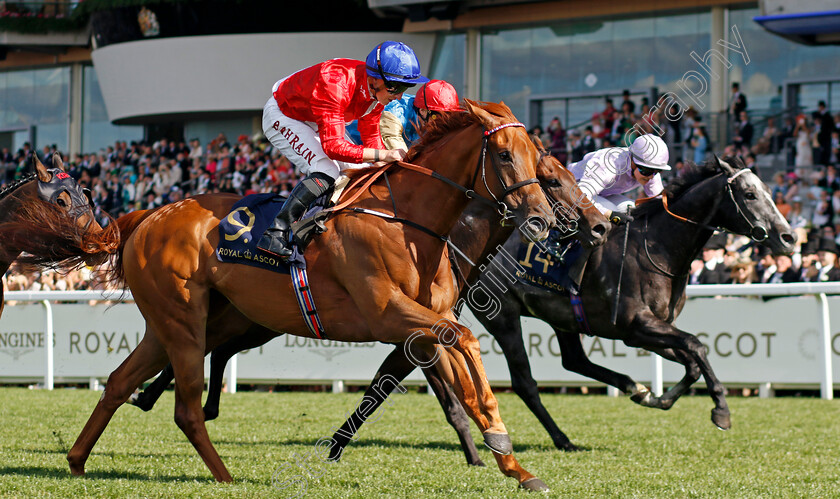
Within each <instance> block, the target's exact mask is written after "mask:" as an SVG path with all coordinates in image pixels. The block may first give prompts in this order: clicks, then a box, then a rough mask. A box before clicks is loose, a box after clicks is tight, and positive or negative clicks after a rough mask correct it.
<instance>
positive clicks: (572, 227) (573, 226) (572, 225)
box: [539, 149, 580, 256]
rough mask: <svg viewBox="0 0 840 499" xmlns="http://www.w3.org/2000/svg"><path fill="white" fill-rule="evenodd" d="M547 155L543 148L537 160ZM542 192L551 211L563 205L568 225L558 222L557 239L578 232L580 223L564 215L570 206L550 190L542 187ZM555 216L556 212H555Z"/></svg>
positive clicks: (541, 159)
mask: <svg viewBox="0 0 840 499" xmlns="http://www.w3.org/2000/svg"><path fill="white" fill-rule="evenodd" d="M548 156H551V153H550V152H548V151H546V150H545V149H543V150H542V151H540V159H539V162H540V163H542V161H543V160H544V159H545V158H546V157H548ZM543 193H544V194H545V197H546V199H548V200H549V201H550V202H551V207H552V211H554V207H555V206H557V205H560V206H562V207H563V209H564V212H563V218H564V219H565V220H567V221H568V226H566V227H560V226H559V224H558V227H557V229H558V230H559V231H560V233H561V236H560V237H559V238H558V239H566V238H569V237H572V236H574V235H575V234H577V233H578V232H580V225H579V224H578V222H577V219H576V218H570V217H567V216H565V215H566V213H571V212H572V207H571V206H569V205H568V204H565V203H562V202H560V201H558V200H557V198H555V197H554V196H553V195H552V194H551V192H549V191H548V190H546V189H543ZM555 216H556V213H555ZM555 256H556V255H555Z"/></svg>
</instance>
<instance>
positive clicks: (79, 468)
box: [67, 455, 85, 476]
mask: <svg viewBox="0 0 840 499" xmlns="http://www.w3.org/2000/svg"><path fill="white" fill-rule="evenodd" d="M67 463H68V464H69V465H70V474H71V475H73V476H84V475H85V463H79V462H78V461H77V460H76V459H73V458H71V457H70V456H69V455H68V456H67Z"/></svg>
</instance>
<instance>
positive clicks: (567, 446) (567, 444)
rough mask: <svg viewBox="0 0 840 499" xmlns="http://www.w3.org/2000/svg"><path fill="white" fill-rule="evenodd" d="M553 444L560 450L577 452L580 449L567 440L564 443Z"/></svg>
mask: <svg viewBox="0 0 840 499" xmlns="http://www.w3.org/2000/svg"><path fill="white" fill-rule="evenodd" d="M554 446H555V447H557V448H558V449H560V450H562V451H563V452H578V451H579V450H580V447H578V446H577V445H575V444H573V443H571V442H569V441H568V440H567V441H566V442H565V443H561V444H557V443H555V444H554Z"/></svg>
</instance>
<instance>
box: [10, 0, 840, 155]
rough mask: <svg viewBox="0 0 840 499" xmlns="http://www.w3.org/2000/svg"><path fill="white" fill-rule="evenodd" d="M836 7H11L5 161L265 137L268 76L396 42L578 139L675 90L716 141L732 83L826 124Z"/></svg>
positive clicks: (591, 2) (335, 1) (227, 2)
mask: <svg viewBox="0 0 840 499" xmlns="http://www.w3.org/2000/svg"><path fill="white" fill-rule="evenodd" d="M830 3H831V2H827V1H821V0H806V1H795V2H793V1H783V0H775V1H767V2H756V1H725V0H669V1H667V2H665V1H657V0H636V1H632V2H626V1H625V2H618V1H609V0H559V1H546V2H535V1H522V0H467V1H459V2H446V1H444V2H440V1H436V2H422V1H420V2H418V1H411V0H368V1H367V2H366V3H365V2H361V1H354V0H344V1H341V0H329V1H322V2H317V3H316V4H315V5H317V8H314V7H312V5H313V4H311V3H305V2H266V1H262V0H259V1H247V2H239V1H233V0H216V1H205V2H199V1H189V0H181V1H174V0H155V1H146V2H144V1H141V0H137V1H129V2H126V1H120V2H117V1H107V0H85V1H82V2H76V1H44V2H39V1H28V2H14V1H5V2H0V147H9V148H12V149H16V148H19V147H20V146H21V145H22V144H23V142H25V141H30V142H34V144H35V145H36V146H37V147H42V146H43V145H45V144H56V145H57V146H58V148H59V149H61V150H64V151H69V152H71V153H75V152H82V151H94V150H97V149H99V148H101V147H104V146H105V145H108V144H112V143H113V142H114V141H115V140H128V141H130V140H140V139H146V140H156V139H157V138H160V137H168V138H180V137H184V138H187V139H189V138H191V137H197V138H200V139H201V141H202V142H205V141H207V140H209V139H210V138H212V137H214V136H215V135H217V134H218V133H219V132H224V133H226V134H227V135H228V136H236V135H238V134H239V133H242V132H243V131H246V132H250V133H252V134H256V133H260V132H261V130H260V128H261V127H260V123H259V117H260V114H261V110H262V107H263V105H264V103H265V101H266V99H267V98H268V96H269V92H270V88H271V86H272V84H273V83H274V82H275V81H276V80H277V79H279V78H280V77H282V76H285V75H287V74H290V73H292V72H293V71H295V70H297V69H300V68H302V67H305V66H307V65H309V64H313V63H316V62H318V61H321V60H324V59H328V58H331V57H353V58H359V59H361V58H363V57H364V56H365V55H366V54H367V52H368V51H369V50H370V48H371V47H372V46H373V45H374V44H375V43H376V42H378V41H381V40H383V39H390V38H399V39H401V40H403V41H405V42H406V43H408V44H409V45H411V46H412V47H413V48H415V50H416V51H417V53H418V56H419V57H420V60H421V63H422V64H423V65H424V68H423V69H424V71H425V72H426V73H428V74H429V75H430V76H431V77H434V78H441V79H446V80H448V81H450V82H452V83H453V84H454V85H455V87H456V88H457V89H458V91H459V93H460V94H461V95H463V96H466V97H470V98H475V99H481V100H489V101H504V102H505V103H506V104H508V105H509V106H511V108H512V109H513V111H514V113H515V114H516V115H517V116H518V117H520V119H522V120H523V121H525V122H526V123H527V124H529V125H533V124H540V125H542V126H545V125H547V124H548V121H549V120H550V119H551V118H552V117H554V116H558V117H560V119H561V120H562V122H563V123H564V124H565V126H566V127H575V126H577V125H581V124H583V123H585V122H586V121H587V120H588V119H589V117H590V116H591V114H592V113H593V111H594V110H600V109H602V108H603V103H604V99H605V97H612V98H613V99H614V101H615V103H616V105H617V106H618V105H619V104H620V102H621V99H622V97H621V94H622V91H623V90H629V92H630V97H631V99H632V100H634V102H636V103H637V104H638V103H640V102H641V101H642V98H644V97H648V100H649V102H651V99H656V98H657V96H659V95H662V94H664V93H672V94H673V95H674V96H677V97H678V98H679V99H681V102H682V103H683V104H685V106H686V107H687V106H692V107H694V108H695V109H696V110H698V111H699V112H700V113H702V114H707V115H709V116H710V122H712V123H717V124H718V125H719V126H718V127H719V128H720V129H721V130H724V129H725V127H723V126H720V125H721V124H722V123H724V122H725V120H726V119H727V115H728V114H729V113H728V110H729V104H730V98H731V90H730V88H731V83H733V82H739V83H740V84H741V88H740V90H741V91H742V92H743V93H744V94H745V95H746V96H747V97H748V102H749V108H748V109H749V111H750V113H751V114H752V115H753V116H754V119H760V118H761V117H763V116H768V115H774V114H778V115H780V114H781V113H783V112H785V111H791V110H794V109H803V110H806V111H810V110H813V109H815V108H816V105H817V102H818V101H819V100H824V101H826V102H827V103H828V109H829V110H830V111H831V112H832V113H836V112H837V111H840V66H838V65H837V60H838V55H840V49H839V48H838V46H837V45H834V44H835V43H837V40H838V37H837V36H835V35H834V34H836V32H838V31H840V29H837V28H836V25H835V24H832V23H836V20H837V16H836V15H835V16H834V17H832V16H830V15H829V14H830V12H829V11H830ZM117 6H118V7H117ZM786 9H787V10H786ZM803 19H806V20H805V21H803ZM765 27H766V28H765ZM44 33H46V34H44ZM780 35H781V36H780ZM808 44H810V45H808ZM655 102H656V101H655V100H653V101H652V102H651V104H655ZM721 133H722V132H721Z"/></svg>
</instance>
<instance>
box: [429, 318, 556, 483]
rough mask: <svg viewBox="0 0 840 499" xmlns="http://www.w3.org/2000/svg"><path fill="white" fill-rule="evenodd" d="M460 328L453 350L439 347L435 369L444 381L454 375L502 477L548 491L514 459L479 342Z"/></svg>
mask: <svg viewBox="0 0 840 499" xmlns="http://www.w3.org/2000/svg"><path fill="white" fill-rule="evenodd" d="M461 328H462V329H461V331H460V335H459V336H458V338H457V340H456V341H455V344H454V345H452V347H451V348H441V347H438V351H442V352H443V354H442V355H441V357H440V359H439V360H438V362H437V363H436V364H435V367H437V368H438V372H440V373H441V374H442V375H443V376H444V378H446V375H447V373H450V372H451V373H452V375H453V376H452V381H450V384H451V385H452V387H453V388H454V389H455V394H456V395H457V397H458V399H459V400H460V401H461V403H462V404H463V406H464V409H466V410H467V413H468V414H470V416H471V417H472V419H473V421H475V422H476V424H477V425H478V427H479V429H480V430H481V431H482V433H483V434H484V443H485V444H486V445H487V446H488V447H489V448H490V450H492V451H493V457H495V458H496V462H497V464H498V465H499V469H501V470H502V473H504V474H505V475H506V476H509V477H513V478H515V479H516V480H517V481H518V482H519V486H520V487H522V488H526V489H529V490H537V491H541V490H548V487H546V485H545V483H543V482H542V480H540V479H539V478H537V477H535V476H534V475H532V474H531V473H529V472H528V471H526V470H525V469H524V468H522V466H520V465H519V463H518V462H517V461H516V458H514V457H513V455H512V453H513V445H512V444H511V441H510V437H509V436H508V434H507V430H506V428H505V426H504V423H503V422H502V418H501V415H500V414H499V407H498V402H497V401H496V397H495V396H494V395H493V391H492V390H491V389H490V384H489V383H488V382H487V373H486V372H485V371H484V365H483V364H482V362H481V355H480V345H479V343H478V340H477V339H476V338H475V336H473V334H472V332H470V330H469V329H467V328H464V327H463V326H461ZM447 381H449V380H447Z"/></svg>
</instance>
